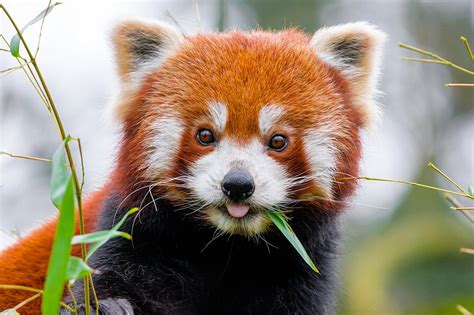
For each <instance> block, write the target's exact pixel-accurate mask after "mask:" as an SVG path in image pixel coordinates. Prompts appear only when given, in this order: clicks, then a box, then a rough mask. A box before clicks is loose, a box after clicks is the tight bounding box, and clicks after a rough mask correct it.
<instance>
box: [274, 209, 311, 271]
mask: <svg viewBox="0 0 474 315" xmlns="http://www.w3.org/2000/svg"><path fill="white" fill-rule="evenodd" d="M267 214H268V217H269V218H270V219H271V220H272V222H273V224H275V225H276V227H277V228H278V229H279V230H280V232H281V233H282V234H283V235H284V236H285V237H286V239H287V240H288V241H289V242H290V244H291V245H293V247H294V248H295V249H296V251H297V252H298V254H300V256H301V258H303V259H304V261H305V262H306V263H307V264H308V266H310V267H311V269H313V270H314V271H315V272H317V273H319V270H318V268H317V267H316V265H315V264H314V262H313V260H312V259H311V257H310V256H309V255H308V252H306V249H304V247H303V244H301V242H300V240H299V239H298V237H297V236H296V234H295V232H294V231H293V229H292V228H291V226H290V225H289V224H288V219H287V217H286V216H285V214H284V213H283V212H281V211H274V210H270V211H267Z"/></svg>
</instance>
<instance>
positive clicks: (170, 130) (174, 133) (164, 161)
mask: <svg viewBox="0 0 474 315" xmlns="http://www.w3.org/2000/svg"><path fill="white" fill-rule="evenodd" d="M183 130H184V126H183V124H182V123H181V121H180V120H179V119H178V118H177V116H176V115H175V114H167V115H164V116H161V117H159V118H157V119H156V121H155V122H154V125H153V133H154V135H153V138H152V139H151V140H150V141H149V145H148V150H149V151H150V152H151V153H150V155H149V156H148V161H147V162H148V163H147V165H148V167H147V169H148V171H149V172H150V174H151V175H152V176H157V175H158V174H161V173H163V172H164V171H166V170H167V169H168V168H169V167H170V166H171V163H172V161H173V159H174V157H175V156H176V155H177V154H178V152H177V150H178V149H179V145H178V144H179V142H180V139H181V136H182V133H183Z"/></svg>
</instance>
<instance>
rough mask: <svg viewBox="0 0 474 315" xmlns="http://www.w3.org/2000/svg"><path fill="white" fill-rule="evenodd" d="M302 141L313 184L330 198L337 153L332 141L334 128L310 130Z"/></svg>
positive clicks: (324, 127)
mask: <svg viewBox="0 0 474 315" xmlns="http://www.w3.org/2000/svg"><path fill="white" fill-rule="evenodd" d="M303 141H304V146H305V150H306V153H307V154H306V155H307V156H308V157H309V162H310V165H311V169H312V174H313V176H314V182H315V183H316V184H317V185H318V187H320V188H321V189H322V190H323V193H324V194H326V195H327V196H328V197H331V196H332V183H333V178H334V172H335V171H336V168H337V152H338V150H337V147H336V141H335V139H334V127H331V126H330V125H323V126H321V127H319V128H316V129H313V130H310V131H309V132H308V133H306V135H305V136H304V139H303Z"/></svg>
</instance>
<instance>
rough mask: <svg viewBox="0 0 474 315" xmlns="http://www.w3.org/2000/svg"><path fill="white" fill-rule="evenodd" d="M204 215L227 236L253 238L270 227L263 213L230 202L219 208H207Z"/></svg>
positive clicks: (248, 206) (268, 220)
mask: <svg viewBox="0 0 474 315" xmlns="http://www.w3.org/2000/svg"><path fill="white" fill-rule="evenodd" d="M204 213H205V215H206V217H207V219H208V220H209V221H210V222H211V223H212V224H213V225H214V226H216V227H217V228H219V229H220V230H222V231H224V232H227V233H229V234H240V235H247V236H254V235H257V234H260V233H263V232H265V231H266V230H267V228H268V227H269V226H270V225H271V221H270V219H269V218H268V216H267V215H266V214H265V213H264V212H263V211H259V210H258V209H255V208H253V207H251V206H250V205H249V204H245V203H231V202H230V203H227V204H226V205H225V206H221V207H209V208H206V209H205V210H204Z"/></svg>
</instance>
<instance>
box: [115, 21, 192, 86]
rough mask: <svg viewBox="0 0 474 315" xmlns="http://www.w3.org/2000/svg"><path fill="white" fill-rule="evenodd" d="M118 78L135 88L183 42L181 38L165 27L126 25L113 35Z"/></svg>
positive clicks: (181, 36)
mask: <svg viewBox="0 0 474 315" xmlns="http://www.w3.org/2000/svg"><path fill="white" fill-rule="evenodd" d="M112 38H113V42H114V44H115V49H116V55H117V64H118V68H119V74H120V78H121V80H122V82H123V83H126V84H127V85H129V87H130V85H131V86H136V85H138V84H139V83H140V81H141V80H142V79H143V78H144V77H145V76H146V75H147V74H149V73H150V72H151V71H153V70H155V69H156V68H158V67H159V65H160V64H161V63H162V62H163V60H164V59H165V58H166V57H167V56H169V55H170V54H171V53H172V52H173V51H175V50H176V49H177V48H178V47H179V45H180V44H181V43H182V42H183V41H184V36H183V35H182V34H181V33H180V32H179V31H178V30H176V29H175V28H174V27H172V26H170V25H168V24H166V23H157V22H144V21H126V22H122V23H120V24H119V25H117V26H116V27H115V29H114V31H113V35H112Z"/></svg>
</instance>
